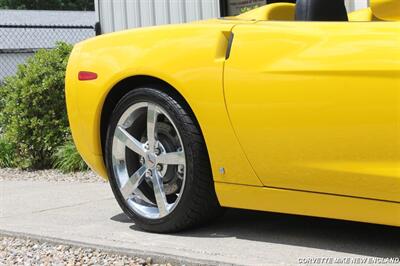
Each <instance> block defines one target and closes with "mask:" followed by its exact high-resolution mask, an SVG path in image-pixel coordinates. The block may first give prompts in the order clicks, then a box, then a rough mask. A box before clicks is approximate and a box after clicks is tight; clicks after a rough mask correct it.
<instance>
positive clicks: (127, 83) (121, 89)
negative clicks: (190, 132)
mask: <svg viewBox="0 0 400 266" xmlns="http://www.w3.org/2000/svg"><path fill="white" fill-rule="evenodd" d="M146 86H149V87H150V86H152V87H155V86H156V87H157V89H159V90H161V91H162V92H164V93H166V94H168V95H169V96H171V97H172V98H174V100H175V101H177V102H178V103H179V104H181V105H182V107H183V108H184V109H185V110H186V111H187V112H188V113H189V115H190V116H191V117H192V119H193V121H194V123H195V124H196V126H197V127H198V128H199V130H200V132H201V128H200V126H199V124H198V121H197V119H196V116H195V115H194V113H193V111H192V108H190V105H189V104H188V103H187V101H186V100H185V98H183V96H182V95H181V94H180V93H179V92H178V91H177V90H176V89H175V88H174V87H172V86H171V85H170V84H168V83H167V82H165V81H163V80H161V79H158V78H155V77H151V76H143V75H141V76H133V77H129V78H126V79H124V80H121V81H120V82H118V83H117V84H116V85H115V86H114V87H113V88H112V89H111V90H110V92H109V93H108V95H107V97H106V100H105V101H104V105H103V109H102V111H101V120H100V139H101V149H102V152H103V154H104V147H105V140H106V135H107V127H108V124H109V122H110V119H111V115H112V113H113V111H114V109H115V107H116V106H117V104H118V102H119V101H120V100H121V98H122V97H123V96H124V95H125V94H126V93H128V92H130V91H132V90H135V89H138V88H141V87H146Z"/></svg>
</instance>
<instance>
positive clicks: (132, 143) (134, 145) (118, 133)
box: [115, 126, 146, 156]
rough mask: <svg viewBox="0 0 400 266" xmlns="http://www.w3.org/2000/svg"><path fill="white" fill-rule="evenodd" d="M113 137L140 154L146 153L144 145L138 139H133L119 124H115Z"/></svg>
mask: <svg viewBox="0 0 400 266" xmlns="http://www.w3.org/2000/svg"><path fill="white" fill-rule="evenodd" d="M115 137H116V138H117V139H118V140H119V141H121V142H122V143H123V144H124V145H125V146H127V147H128V148H129V149H131V150H132V151H134V152H136V153H137V154H139V155H141V156H145V155H146V151H145V149H144V145H143V144H142V143H141V142H140V141H138V140H137V139H135V138H134V137H133V136H132V135H131V134H129V133H128V131H126V130H125V129H123V128H122V127H121V126H117V128H116V129H115Z"/></svg>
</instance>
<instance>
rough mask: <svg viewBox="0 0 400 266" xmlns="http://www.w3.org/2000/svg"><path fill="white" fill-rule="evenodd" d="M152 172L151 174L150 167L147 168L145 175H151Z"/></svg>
mask: <svg viewBox="0 0 400 266" xmlns="http://www.w3.org/2000/svg"><path fill="white" fill-rule="evenodd" d="M152 174H153V173H152V172H151V170H150V169H148V170H147V171H146V177H151V176H152Z"/></svg>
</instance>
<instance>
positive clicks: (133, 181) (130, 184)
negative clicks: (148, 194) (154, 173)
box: [121, 166, 146, 199]
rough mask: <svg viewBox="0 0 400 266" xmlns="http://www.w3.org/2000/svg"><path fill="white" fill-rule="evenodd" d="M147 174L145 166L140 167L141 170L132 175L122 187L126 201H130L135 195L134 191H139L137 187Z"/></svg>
mask: <svg viewBox="0 0 400 266" xmlns="http://www.w3.org/2000/svg"><path fill="white" fill-rule="evenodd" d="M145 172H146V167H145V166H142V167H140V168H139V170H137V171H136V172H135V173H134V174H133V175H131V176H130V177H129V179H128V181H127V182H126V183H125V184H124V185H123V186H122V187H121V193H122V196H123V197H124V198H125V199H128V198H129V197H130V196H131V195H132V193H134V191H135V190H137V187H138V186H139V185H140V183H141V182H142V180H143V176H144V174H145Z"/></svg>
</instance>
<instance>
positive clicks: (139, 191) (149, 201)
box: [133, 188, 154, 205]
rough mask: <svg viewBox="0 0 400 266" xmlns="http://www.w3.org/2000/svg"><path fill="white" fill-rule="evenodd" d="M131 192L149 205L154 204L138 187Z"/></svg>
mask: <svg viewBox="0 0 400 266" xmlns="http://www.w3.org/2000/svg"><path fill="white" fill-rule="evenodd" d="M133 194H135V195H136V196H138V197H139V198H140V199H141V200H143V201H144V202H146V203H148V204H150V205H154V203H153V202H152V201H151V200H150V199H149V198H148V197H147V196H146V195H145V194H144V193H143V192H142V191H141V190H140V188H137V189H135V191H133Z"/></svg>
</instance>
